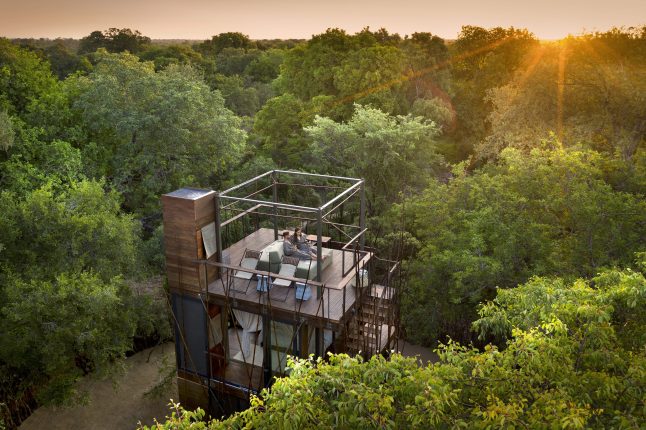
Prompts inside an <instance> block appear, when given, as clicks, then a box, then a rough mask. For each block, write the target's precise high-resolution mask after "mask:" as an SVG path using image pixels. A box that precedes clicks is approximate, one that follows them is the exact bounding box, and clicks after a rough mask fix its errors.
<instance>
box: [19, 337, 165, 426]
mask: <svg viewBox="0 0 646 430" xmlns="http://www.w3.org/2000/svg"><path fill="white" fill-rule="evenodd" d="M149 354H150V361H147V360H148V356H149ZM164 358H165V359H166V360H168V361H169V362H170V363H171V364H174V363H175V349H174V347H173V344H171V343H167V344H164V345H161V346H158V347H155V348H152V351H151V350H150V349H148V350H145V351H142V352H140V353H137V354H135V355H133V356H132V357H130V358H128V359H127V360H126V362H127V363H128V370H127V371H126V373H125V375H123V376H121V377H120V378H118V380H117V384H118V385H117V386H116V388H115V386H114V385H113V383H112V382H111V381H91V380H84V381H83V382H81V384H80V387H81V389H84V390H86V391H88V392H89V393H90V394H89V397H90V403H89V404H88V405H85V406H74V407H71V408H51V407H43V408H38V409H37V410H36V411H35V412H34V413H33V414H32V415H31V416H30V417H29V418H27V420H25V422H24V423H23V424H22V425H21V426H20V430H34V429H48V430H59V429H60V430H63V429H65V430H67V429H77V428H83V429H95V430H103V429H106V430H108V429H109V430H113V429H130V430H132V429H135V428H136V427H137V422H138V421H140V420H141V422H142V423H144V424H152V423H153V418H157V419H158V420H162V419H163V418H164V417H165V416H166V415H168V414H169V410H168V406H167V405H168V402H169V399H171V398H172V399H175V400H177V386H176V385H175V384H173V385H172V386H171V387H170V388H169V389H168V390H166V392H164V393H163V395H162V396H161V397H150V396H146V397H144V393H145V392H146V391H148V390H149V389H150V388H152V387H153V386H154V385H155V384H157V383H158V382H159V379H160V376H159V372H158V370H159V368H160V366H161V365H162V360H163V359H164Z"/></svg>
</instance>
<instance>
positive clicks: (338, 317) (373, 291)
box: [162, 170, 399, 417]
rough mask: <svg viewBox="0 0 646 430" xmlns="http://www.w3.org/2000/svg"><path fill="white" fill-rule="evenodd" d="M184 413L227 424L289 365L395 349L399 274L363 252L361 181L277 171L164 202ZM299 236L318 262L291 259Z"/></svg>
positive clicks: (393, 264)
mask: <svg viewBox="0 0 646 430" xmlns="http://www.w3.org/2000/svg"><path fill="white" fill-rule="evenodd" d="M162 205H163V213H164V240H165V249H166V251H165V252H166V267H167V273H168V285H169V288H170V293H171V301H172V311H173V317H174V319H175V347H176V356H177V383H178V388H179V397H180V402H181V403H182V404H183V405H184V406H186V407H189V408H194V407H197V406H200V407H202V408H204V409H206V410H207V411H208V412H209V413H210V414H211V415H212V416H215V417H219V416H222V415H224V414H228V413H231V412H233V411H236V410H240V409H241V408H245V407H247V406H248V399H249V395H250V394H252V393H257V392H259V391H260V390H261V389H262V388H263V387H265V386H268V385H270V384H271V382H272V379H273V377H274V376H282V375H285V374H286V372H287V370H286V369H287V358H288V356H290V355H291V356H297V357H308V356H310V355H311V354H313V355H314V356H325V354H326V352H327V351H331V352H337V353H338V352H347V353H350V354H358V353H360V354H362V355H364V356H365V357H369V356H371V355H374V354H379V353H384V352H387V351H389V350H391V349H396V348H397V344H396V343H397V339H398V313H397V288H396V287H397V285H396V283H397V280H398V278H399V276H398V271H399V264H398V263H397V262H394V261H389V260H383V259H379V258H378V257H377V256H376V255H375V253H374V250H371V249H368V248H367V247H366V246H365V237H366V227H365V191H364V182H363V180H361V179H354V178H344V177H336V176H326V175H315V174H310V173H302V172H292V171H283V170H273V171H270V172H267V173H264V174H262V175H260V176H257V177H255V178H253V179H250V180H248V181H246V182H244V183H241V184H239V185H236V186H234V187H232V188H229V189H228V190H226V191H222V192H216V191H209V190H201V189H192V188H182V189H179V190H177V191H174V192H172V193H169V194H166V195H164V196H162ZM296 227H301V228H302V230H303V231H304V233H305V234H306V235H307V234H308V233H309V235H308V236H307V238H308V239H309V240H311V247H312V251H314V252H315V254H316V258H314V259H298V258H293V257H290V256H286V255H284V248H283V238H282V234H283V232H284V231H289V232H290V234H291V233H293V231H294V229H295V228H296Z"/></svg>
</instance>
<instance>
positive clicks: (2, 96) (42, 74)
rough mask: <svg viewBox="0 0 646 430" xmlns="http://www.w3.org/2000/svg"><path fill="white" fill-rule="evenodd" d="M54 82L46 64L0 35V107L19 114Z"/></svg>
mask: <svg viewBox="0 0 646 430" xmlns="http://www.w3.org/2000/svg"><path fill="white" fill-rule="evenodd" d="M56 85H57V81H56V78H55V77H54V76H52V72H51V69H50V67H49V64H48V63H47V62H46V61H43V60H41V58H40V57H39V56H38V55H37V54H36V53H34V52H32V51H30V50H27V49H24V48H19V47H18V46H16V45H14V44H13V43H11V42H10V41H9V40H7V39H4V38H0V110H4V111H7V112H8V113H9V114H10V115H15V114H17V115H22V114H24V113H25V112H26V111H27V110H28V107H29V106H30V104H31V103H33V102H34V101H35V100H37V99H38V98H39V97H41V96H42V95H44V94H46V93H48V92H51V91H53V90H54V88H55V87H56Z"/></svg>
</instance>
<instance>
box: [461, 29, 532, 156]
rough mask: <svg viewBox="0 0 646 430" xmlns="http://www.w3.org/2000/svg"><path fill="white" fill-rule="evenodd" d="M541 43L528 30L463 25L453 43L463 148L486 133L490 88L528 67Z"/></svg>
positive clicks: (503, 82)
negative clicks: (530, 59) (488, 92)
mask: <svg viewBox="0 0 646 430" xmlns="http://www.w3.org/2000/svg"><path fill="white" fill-rule="evenodd" d="M537 46H538V40H537V39H536V38H535V37H534V36H533V35H532V34H531V33H529V32H528V31H527V30H519V29H515V28H513V27H512V28H509V29H504V28H500V27H496V28H492V29H488V30H487V29H484V28H481V27H474V26H464V27H462V31H461V32H460V34H459V35H458V39H457V40H456V41H455V43H454V44H452V45H451V62H452V75H453V77H454V80H453V90H454V92H455V96H454V98H453V103H454V107H455V110H456V113H457V120H458V122H459V129H458V130H457V135H456V138H457V140H458V142H459V143H460V145H461V146H462V147H463V151H465V152H470V151H471V150H472V147H473V146H474V145H475V144H476V143H477V142H479V141H480V140H481V139H482V138H484V137H485V136H486V134H487V131H488V130H487V123H486V119H487V116H488V115H489V113H490V112H491V105H490V104H489V103H487V101H486V100H485V97H486V95H487V90H489V89H491V88H496V87H499V86H501V85H504V84H506V83H507V82H508V81H509V80H510V79H511V77H512V76H513V74H514V72H515V71H516V70H518V69H519V68H522V67H523V66H525V65H526V64H528V63H527V61H528V58H531V57H530V56H531V55H532V54H533V53H534V50H535V49H536V48H537Z"/></svg>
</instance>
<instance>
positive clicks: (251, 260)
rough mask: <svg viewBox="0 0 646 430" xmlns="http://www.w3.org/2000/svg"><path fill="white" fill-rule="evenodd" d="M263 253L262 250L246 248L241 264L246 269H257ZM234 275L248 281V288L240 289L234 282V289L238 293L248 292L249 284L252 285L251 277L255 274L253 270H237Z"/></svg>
mask: <svg viewBox="0 0 646 430" xmlns="http://www.w3.org/2000/svg"><path fill="white" fill-rule="evenodd" d="M261 254H262V252H261V251H254V250H251V249H245V251H244V254H243V256H242V259H241V260H240V264H239V266H240V267H243V268H245V269H251V270H255V269H256V265H257V264H258V260H259V259H260V255H261ZM233 277H234V278H238V279H242V280H245V281H247V288H245V289H244V290H239V289H237V288H235V286H236V283H233V288H232V290H233V291H235V292H237V293H242V294H247V291H248V290H249V286H250V285H251V279H252V278H253V277H254V274H253V273H251V272H247V271H245V270H236V271H235V273H234V274H233Z"/></svg>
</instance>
